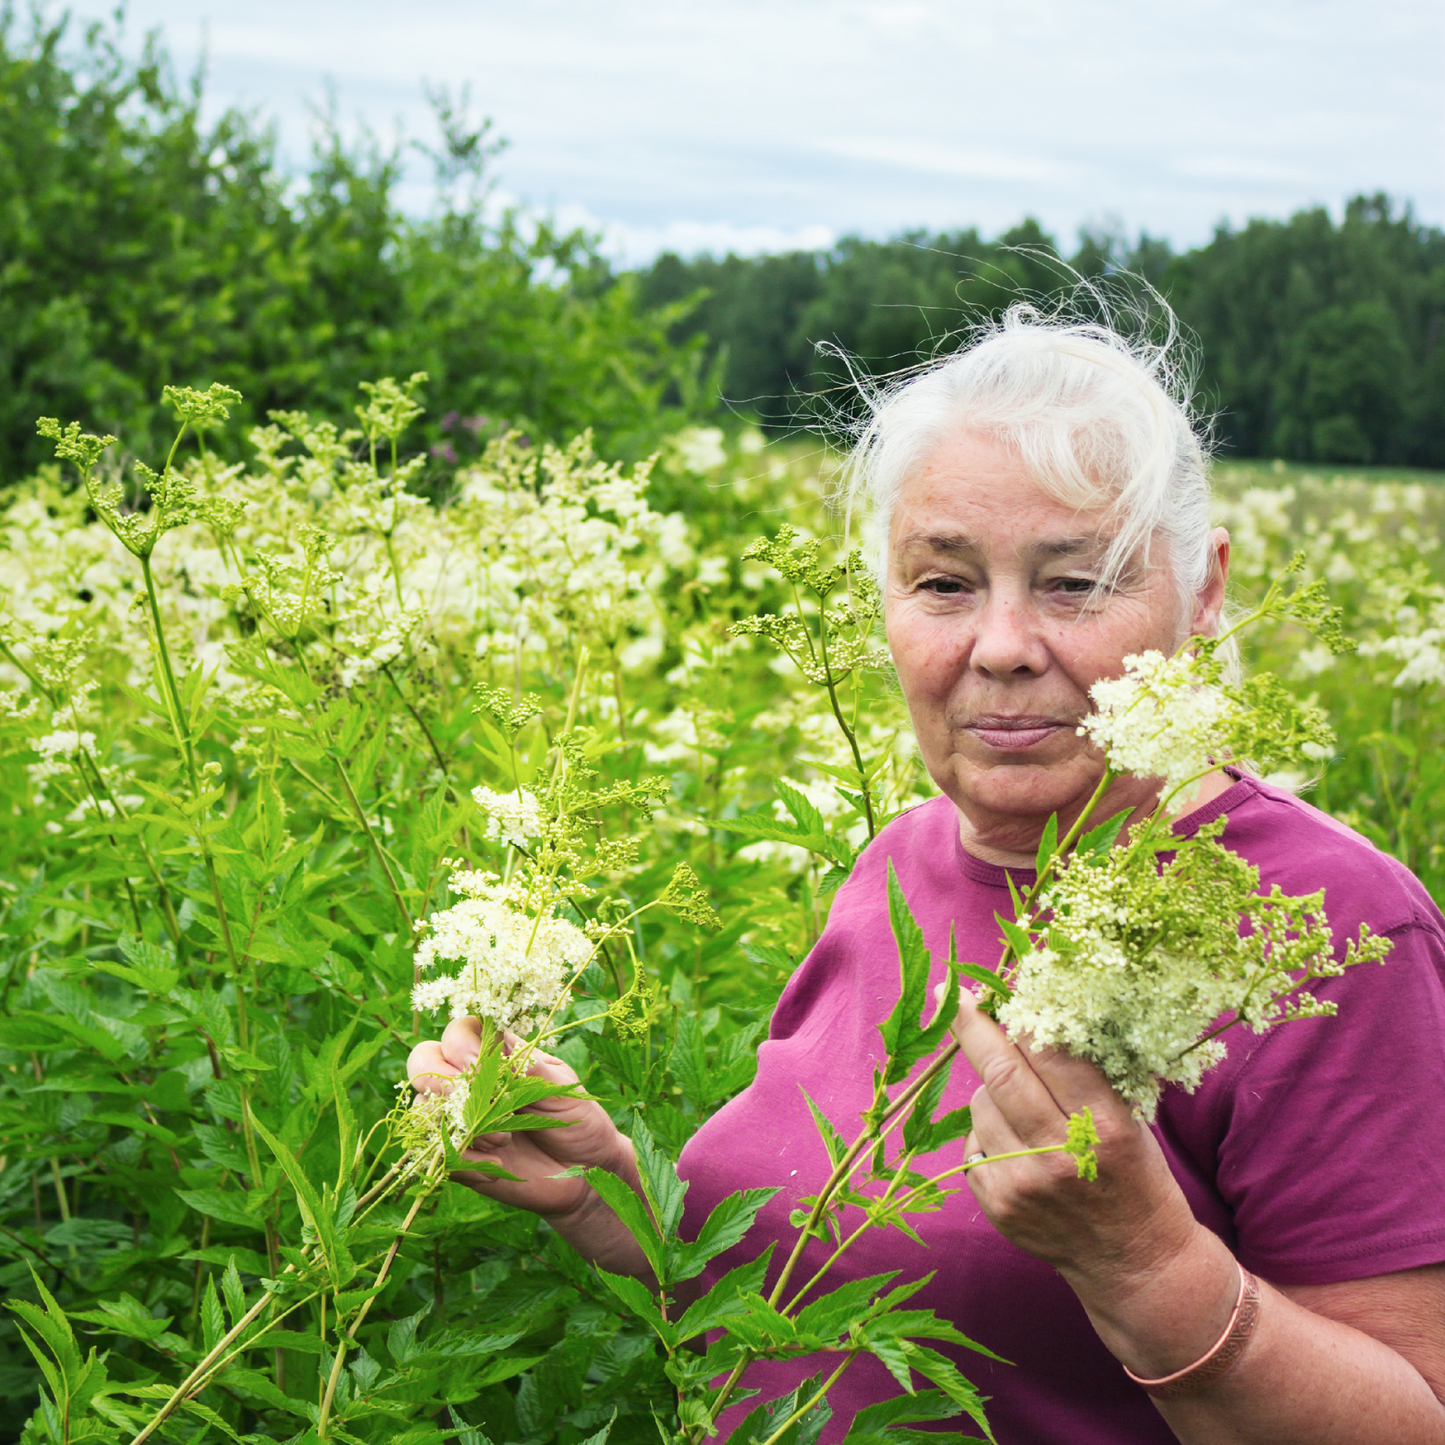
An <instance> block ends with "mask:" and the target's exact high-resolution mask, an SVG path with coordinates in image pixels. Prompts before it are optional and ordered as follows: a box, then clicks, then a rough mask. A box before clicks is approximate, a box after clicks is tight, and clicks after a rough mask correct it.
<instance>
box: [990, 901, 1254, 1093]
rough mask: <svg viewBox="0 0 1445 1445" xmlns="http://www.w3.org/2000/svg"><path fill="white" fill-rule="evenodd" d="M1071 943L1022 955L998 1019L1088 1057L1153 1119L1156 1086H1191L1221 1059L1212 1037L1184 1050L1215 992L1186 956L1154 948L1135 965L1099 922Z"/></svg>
mask: <svg viewBox="0 0 1445 1445" xmlns="http://www.w3.org/2000/svg"><path fill="white" fill-rule="evenodd" d="M1104 921H1106V922H1114V921H1117V920H1104ZM1078 941H1079V942H1080V943H1081V944H1083V945H1084V946H1083V947H1081V948H1080V949H1079V950H1078V951H1077V952H1071V953H1070V954H1068V955H1062V954H1059V953H1056V952H1055V951H1054V950H1053V949H1050V948H1047V947H1044V948H1038V949H1035V950H1034V951H1033V952H1032V953H1029V954H1027V955H1026V956H1025V958H1024V960H1023V963H1022V965H1021V966H1020V968H1019V971H1018V975H1017V978H1016V980H1015V985H1016V986H1015V990H1014V993H1013V996H1012V997H1011V998H1010V999H1009V1000H1008V1002H1007V1003H1005V1004H1004V1005H1002V1007H1000V1009H999V1011H998V1019H999V1022H1000V1023H1001V1024H1002V1025H1003V1026H1004V1028H1005V1029H1007V1030H1008V1032H1009V1033H1010V1034H1012V1035H1018V1034H1021V1033H1026V1034H1030V1035H1031V1036H1032V1038H1033V1040H1034V1042H1035V1043H1036V1044H1041V1045H1047V1046H1049V1047H1052V1048H1060V1049H1063V1050H1065V1051H1066V1052H1068V1053H1071V1054H1073V1055H1074V1056H1075V1057H1077V1058H1083V1059H1088V1060H1089V1061H1090V1062H1092V1063H1094V1064H1097V1065H1098V1066H1099V1068H1100V1069H1101V1070H1102V1071H1103V1072H1104V1074H1105V1075H1106V1076H1107V1077H1108V1079H1109V1082H1110V1083H1111V1084H1113V1085H1114V1087H1115V1088H1116V1089H1117V1090H1118V1091H1119V1093H1120V1095H1121V1096H1122V1097H1123V1098H1124V1099H1125V1100H1126V1101H1127V1102H1129V1103H1131V1104H1133V1105H1134V1106H1135V1107H1136V1108H1137V1109H1138V1110H1139V1112H1140V1113H1141V1114H1143V1115H1144V1116H1145V1117H1146V1118H1149V1119H1152V1118H1153V1116H1154V1110H1155V1106H1156V1104H1157V1101H1158V1097H1159V1090H1160V1086H1161V1085H1162V1084H1164V1083H1172V1084H1178V1085H1180V1086H1181V1087H1182V1088H1184V1089H1186V1090H1189V1091H1191V1092H1192V1091H1193V1090H1194V1089H1195V1088H1196V1087H1197V1086H1198V1084H1199V1080H1200V1079H1201V1077H1202V1076H1203V1075H1204V1073H1205V1071H1206V1070H1207V1069H1209V1068H1211V1067H1212V1066H1213V1065H1214V1064H1217V1063H1218V1062H1219V1061H1220V1060H1221V1059H1222V1058H1223V1057H1224V1052H1225V1049H1224V1044H1223V1042H1222V1040H1220V1039H1211V1040H1210V1041H1209V1042H1208V1043H1206V1044H1201V1045H1200V1046H1199V1047H1198V1048H1192V1049H1191V1046H1192V1045H1194V1044H1195V1042H1196V1041H1197V1040H1198V1039H1199V1037H1200V1035H1201V1034H1202V1033H1204V1031H1205V1030H1206V1029H1207V1028H1208V1026H1209V1024H1210V1023H1211V1022H1212V1021H1213V1020H1214V1019H1216V1018H1218V1017H1219V1015H1220V1014H1221V1013H1222V1012H1224V1010H1225V1008H1226V1007H1228V1005H1227V1003H1226V1001H1225V999H1224V997H1223V994H1224V990H1223V989H1222V988H1220V987H1219V985H1218V982H1217V980H1215V979H1214V978H1213V977H1212V976H1211V975H1210V974H1209V972H1208V971H1207V970H1204V969H1201V968H1200V967H1199V964H1198V960H1196V959H1194V958H1192V957H1190V956H1188V955H1187V954H1179V953H1170V952H1168V951H1166V950H1162V949H1160V950H1156V951H1155V952H1154V954H1153V955H1152V958H1151V966H1150V967H1147V968H1139V967H1136V966H1133V964H1132V962H1131V960H1130V959H1129V957H1128V956H1127V955H1126V953H1125V952H1124V950H1123V949H1122V948H1121V947H1120V945H1119V943H1118V941H1117V939H1116V938H1110V937H1109V936H1108V930H1107V928H1106V929H1103V930H1097V931H1094V932H1093V933H1092V934H1084V935H1082V936H1081V937H1080V938H1079V940H1078ZM1185 1050H1191V1051H1190V1052H1188V1053H1186V1052H1184V1051H1185Z"/></svg>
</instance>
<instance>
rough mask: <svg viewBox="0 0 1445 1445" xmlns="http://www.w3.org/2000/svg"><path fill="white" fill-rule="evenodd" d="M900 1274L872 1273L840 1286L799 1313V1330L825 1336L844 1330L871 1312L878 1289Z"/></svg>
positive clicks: (834, 1334)
mask: <svg viewBox="0 0 1445 1445" xmlns="http://www.w3.org/2000/svg"><path fill="white" fill-rule="evenodd" d="M900 1273H901V1271H899V1270H896V1269H895V1270H892V1271H890V1272H889V1273H888V1274H874V1275H869V1276H867V1277H866V1278H863V1279H852V1280H849V1281H848V1282H847V1284H843V1285H839V1286H838V1288H837V1289H835V1290H832V1291H830V1292H829V1293H828V1294H825V1295H823V1296H821V1297H820V1298H818V1299H816V1300H814V1301H813V1302H812V1303H811V1304H807V1305H804V1306H803V1308H802V1309H801V1310H799V1311H798V1313H797V1315H796V1316H795V1319H796V1321H797V1325H798V1329H799V1330H800V1331H802V1332H803V1333H805V1334H813V1335H821V1336H822V1337H823V1338H824V1339H830V1338H832V1337H833V1336H836V1335H840V1334H842V1333H844V1332H845V1331H846V1330H847V1328H848V1326H849V1324H851V1323H852V1322H853V1321H854V1320H855V1319H858V1318H860V1317H861V1316H863V1315H866V1314H867V1312H868V1307H869V1305H870V1304H871V1303H872V1302H873V1298H874V1296H875V1295H876V1294H877V1293H878V1291H879V1290H881V1289H882V1288H883V1287H884V1286H885V1285H888V1284H890V1283H891V1282H892V1281H893V1280H895V1279H897V1278H898V1276H899V1274H900Z"/></svg>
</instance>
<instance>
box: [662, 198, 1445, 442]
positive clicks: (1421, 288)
mask: <svg viewBox="0 0 1445 1445" xmlns="http://www.w3.org/2000/svg"><path fill="white" fill-rule="evenodd" d="M1064 261H1066V262H1067V269H1065V267H1064V266H1063V265H1061V264H1060V262H1064ZM1106 276H1108V277H1112V278H1114V284H1112V285H1111V287H1110V288H1109V289H1110V290H1112V291H1113V294H1114V295H1116V296H1121V297H1122V298H1123V299H1125V300H1126V301H1127V300H1128V299H1129V297H1130V293H1131V292H1132V293H1133V295H1134V298H1135V299H1136V300H1141V301H1143V302H1144V304H1146V305H1147V299H1146V298H1145V296H1144V293H1145V288H1144V286H1143V285H1142V284H1141V283H1144V282H1147V283H1148V285H1149V286H1152V287H1153V288H1155V289H1156V290H1157V292H1158V293H1159V294H1160V295H1162V296H1163V297H1165V298H1166V299H1167V300H1168V302H1169V304H1170V306H1171V307H1172V309H1173V310H1174V311H1175V313H1176V314H1177V316H1178V317H1179V319H1180V320H1181V322H1182V323H1183V325H1184V327H1185V328H1186V330H1187V332H1189V333H1192V337H1193V339H1194V342H1195V349H1196V353H1197V356H1198V359H1199V363H1200V366H1199V377H1198V383H1197V384H1198V395H1199V398H1200V400H1201V402H1202V404H1203V406H1204V407H1205V409H1206V410H1209V411H1212V412H1214V413H1215V416H1216V423H1215V424H1216V431H1217V436H1218V440H1219V443H1220V446H1221V448H1222V449H1223V450H1224V451H1227V452H1233V453H1235V454H1238V455H1244V456H1280V457H1286V458H1290V459H1294V460H1299V461H1317V462H1347V463H1379V464H1392V465H1399V464H1408V465H1416V466H1433V467H1441V466H1445V336H1442V330H1445V234H1442V233H1441V231H1440V230H1438V229H1436V228H1433V227H1429V226H1425V225H1422V224H1421V223H1420V222H1419V221H1418V220H1416V219H1415V217H1414V216H1413V215H1412V214H1411V212H1410V210H1409V209H1408V208H1405V209H1399V208H1397V207H1395V206H1394V205H1392V203H1391V202H1390V200H1389V199H1388V198H1387V197H1385V196H1383V195H1376V196H1358V197H1356V198H1355V199H1353V200H1351V201H1350V202H1349V203H1348V204H1347V205H1346V207H1345V210H1344V215H1343V217H1342V218H1341V219H1340V220H1339V221H1338V222H1336V221H1335V220H1334V219H1333V218H1332V217H1331V216H1330V214H1329V212H1328V211H1326V210H1325V209H1324V208H1323V207H1319V208H1315V209H1312V210H1305V211H1300V212H1299V213H1297V214H1296V215H1294V216H1292V217H1290V219H1289V220H1287V221H1273V220H1254V221H1250V222H1249V223H1248V224H1247V225H1246V226H1244V227H1242V228H1240V229H1234V228H1231V227H1230V226H1227V225H1223V226H1220V227H1219V228H1218V229H1217V230H1216V232H1215V234H1214V237H1213V239H1212V240H1211V241H1210V242H1209V243H1208V244H1207V245H1204V246H1201V247H1199V248H1197V249H1195V250H1190V251H1184V252H1181V253H1175V252H1174V251H1172V250H1171V248H1170V247H1169V245H1168V244H1167V243H1166V242H1164V241H1161V240H1159V239H1157V238H1153V237H1150V236H1148V235H1143V236H1141V237H1139V239H1138V240H1137V241H1136V242H1134V243H1133V244H1130V243H1128V242H1127V241H1125V240H1124V238H1122V237H1120V236H1117V235H1110V234H1105V233H1097V232H1088V231H1086V232H1084V233H1083V235H1082V237H1081V240H1080V244H1079V246H1078V247H1077V249H1076V250H1075V251H1074V252H1073V253H1072V254H1069V253H1068V252H1067V251H1066V250H1065V249H1064V248H1061V247H1060V246H1059V245H1058V244H1057V242H1056V241H1055V240H1054V239H1053V238H1052V237H1050V236H1048V235H1046V234H1045V233H1044V232H1043V231H1042V230H1041V229H1040V227H1039V226H1038V225H1037V224H1036V223H1035V222H1032V221H1026V222H1025V223H1024V224H1023V225H1021V226H1018V227H1016V228H1015V229H1013V230H1011V231H1008V232H1006V233H1005V234H1004V235H1002V236H999V237H998V238H997V239H995V240H992V241H986V240H984V239H982V238H981V237H980V235H979V233H978V232H977V231H976V230H963V231H954V232H947V233H941V234H931V233H927V232H923V231H916V232H908V233H905V234H903V235H901V236H898V237H895V238H894V239H892V240H887V241H872V240H866V239H864V238H862V237H858V236H849V237H846V238H845V239H843V240H842V241H840V242H839V243H838V244H837V245H836V246H835V247H834V248H833V249H832V250H829V251H806V252H792V253H790V254H787V255H773V256H757V257H749V258H742V257H738V256H726V257H724V258H722V259H716V258H713V257H707V256H704V257H698V258H696V259H692V260H684V259H682V258H680V257H678V256H676V255H671V254H667V255H663V256H660V257H659V258H658V259H657V261H656V262H655V263H654V264H653V265H652V266H651V268H650V269H649V270H648V271H647V272H646V273H645V275H644V276H643V279H642V285H641V290H640V296H641V299H642V301H643V304H645V305H663V304H668V303H674V304H676V303H685V302H686V301H688V300H689V299H690V300H692V302H693V304H692V306H691V309H690V310H689V311H688V312H687V314H686V316H685V317H684V318H682V319H681V320H679V321H678V322H676V323H675V324H674V327H673V336H674V338H675V339H677V340H680V341H687V340H692V341H697V340H702V339H704V338H705V346H706V348H707V355H708V357H709V359H710V360H712V361H713V362H714V364H715V365H717V367H718V369H719V371H720V374H721V385H722V390H723V395H724V397H725V398H726V399H727V400H728V401H729V402H730V403H731V404H733V405H734V406H736V407H738V408H740V409H743V410H746V411H750V412H753V413H755V414H756V415H758V416H759V417H760V418H762V419H763V420H764V421H765V422H767V423H768V424H769V425H771V426H772V427H775V428H786V427H789V426H794V425H797V424H799V422H805V421H808V420H813V421H819V420H821V421H823V422H824V423H826V421H827V420H828V419H829V418H835V417H836V416H837V414H838V410H839V407H840V406H841V407H842V408H843V410H844V411H845V412H846V408H847V396H848V391H849V388H848V386H847V370H848V368H852V367H861V369H863V370H864V371H866V372H872V373H874V374H886V373H888V372H891V371H894V370H897V369H901V368H905V367H908V366H911V365H915V364H917V362H918V361H919V360H920V359H922V358H926V357H930V356H935V355H938V354H940V353H941V352H944V351H947V350H948V349H949V348H950V347H952V346H954V345H956V344H957V343H958V339H959V337H960V336H961V335H962V334H964V333H966V331H967V328H968V327H970V326H971V325H974V324H976V323H977V322H979V321H981V320H984V319H987V318H991V317H996V316H998V315H999V314H1000V313H1001V312H1002V311H1003V309H1004V308H1005V307H1006V306H1008V305H1009V304H1010V303H1011V302H1013V301H1016V300H1018V299H1020V298H1026V299H1027V298H1033V299H1036V300H1039V301H1040V302H1042V303H1043V304H1044V305H1047V304H1048V299H1049V298H1050V297H1051V296H1056V295H1057V294H1058V293H1059V292H1060V291H1061V290H1063V289H1067V288H1070V287H1075V288H1076V287H1077V278H1079V277H1082V278H1085V279H1089V280H1096V279H1097V278H1100V277H1106ZM1086 299H1087V298H1086ZM820 344H821V345H820ZM840 353H841V355H840ZM844 357H846V358H847V361H846V363H845V362H844V360H843V358H844Z"/></svg>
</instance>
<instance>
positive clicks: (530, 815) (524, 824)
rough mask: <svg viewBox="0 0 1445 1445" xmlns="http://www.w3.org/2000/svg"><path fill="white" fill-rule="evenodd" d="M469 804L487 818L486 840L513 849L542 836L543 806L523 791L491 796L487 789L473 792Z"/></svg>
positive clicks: (524, 845) (518, 790) (478, 789)
mask: <svg viewBox="0 0 1445 1445" xmlns="http://www.w3.org/2000/svg"><path fill="white" fill-rule="evenodd" d="M472 800H473V801H474V802H475V803H476V805H477V807H479V808H480V809H481V810H482V812H483V813H484V814H486V818H487V837H488V838H500V839H501V841H502V842H503V843H510V844H511V845H512V846H513V847H514V848H525V847H526V846H527V842H528V840H529V839H531V838H535V837H537V836H538V835H539V834H540V833H541V832H542V826H543V824H542V806H541V804H540V803H539V802H538V801H537V798H536V796H535V795H534V794H532V793H529V792H528V791H527V790H526V788H518V789H516V790H514V791H513V792H510V793H494V792H493V791H492V790H491V789H490V788H487V787H481V788H473V789H472Z"/></svg>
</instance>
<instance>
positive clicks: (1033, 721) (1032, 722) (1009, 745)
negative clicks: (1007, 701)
mask: <svg viewBox="0 0 1445 1445" xmlns="http://www.w3.org/2000/svg"><path fill="white" fill-rule="evenodd" d="M966 726H967V730H968V731H969V732H971V733H972V734H973V735H974V737H976V738H977V739H978V740H979V741H980V742H981V743H983V744H984V746H985V747H990V748H993V749H995V751H997V752H1001V753H1022V752H1027V751H1028V750H1029V749H1030V748H1033V747H1037V746H1038V745H1039V744H1040V743H1041V742H1045V741H1047V740H1048V739H1049V738H1051V737H1053V735H1054V734H1055V733H1057V732H1059V731H1061V730H1062V729H1063V728H1065V727H1067V726H1068V724H1067V723H1062V722H1059V721H1058V720H1057V719H1056V718H1047V717H998V716H994V717H979V718H975V719H974V720H973V721H972V722H971V723H968V724H967V725H966Z"/></svg>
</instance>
